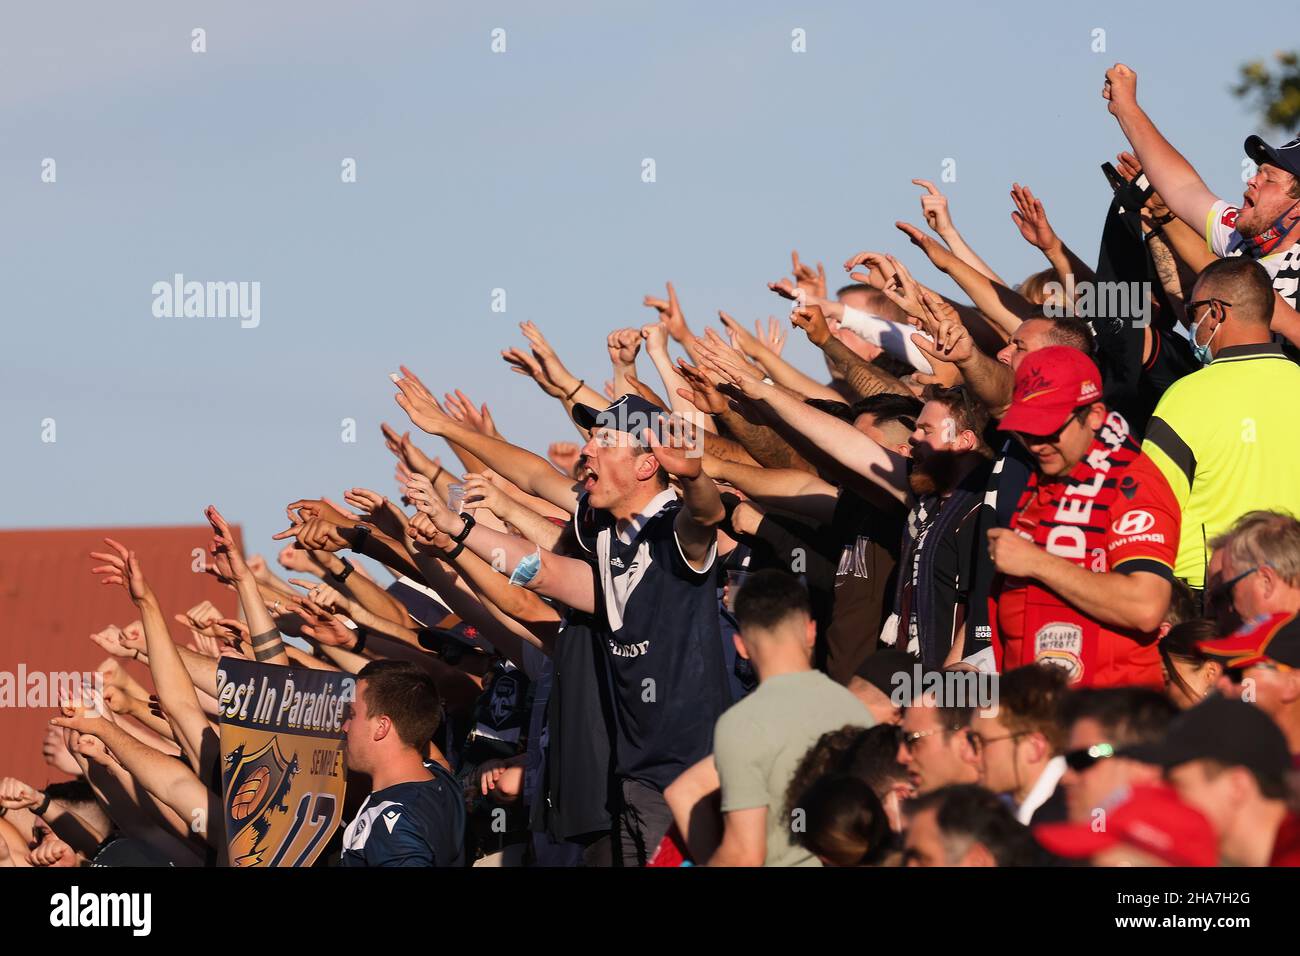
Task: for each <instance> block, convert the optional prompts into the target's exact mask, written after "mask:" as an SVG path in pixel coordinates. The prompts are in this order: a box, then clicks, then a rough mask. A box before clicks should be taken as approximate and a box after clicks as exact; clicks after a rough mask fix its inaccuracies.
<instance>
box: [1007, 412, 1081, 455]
mask: <svg viewBox="0 0 1300 956" xmlns="http://www.w3.org/2000/svg"><path fill="white" fill-rule="evenodd" d="M1091 409H1092V406H1091V405H1083V406H1080V407H1079V408H1076V409H1075V410H1074V411H1072V412H1071V413H1070V417H1069V418H1067V419H1066V420H1065V424H1063V425H1062V426H1061V427H1060V428H1058V429H1057V430H1056V431H1054V432H1052V434H1050V435H1031V434H1030V433H1029V432H1016V433H1015V435H1016V437H1017V438H1019V439H1020V443H1021V444H1022V445H1025V446H1029V445H1056V444H1059V443H1060V441H1061V436H1062V435H1064V434H1065V430H1066V429H1067V428H1069V427H1070V426H1071V425H1072V424H1073V423H1074V422H1081V421H1083V420H1084V419H1086V418H1087V417H1088V412H1089V411H1090V410H1091Z"/></svg>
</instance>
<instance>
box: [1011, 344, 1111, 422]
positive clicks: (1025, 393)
mask: <svg viewBox="0 0 1300 956" xmlns="http://www.w3.org/2000/svg"><path fill="white" fill-rule="evenodd" d="M1100 400H1101V372H1099V371H1098V370H1097V366H1096V365H1095V364H1094V363H1093V361H1092V359H1090V358H1088V356H1086V355H1084V354H1083V353H1082V352H1080V351H1079V350H1078V349H1075V348H1071V347H1070V346H1068V345H1049V346H1048V347H1047V348H1045V349H1039V350H1038V351H1036V352H1030V353H1029V354H1028V355H1026V356H1025V358H1024V360H1023V361H1022V362H1021V363H1020V368H1018V369H1016V387H1015V391H1014V392H1013V393H1012V398H1011V407H1010V408H1009V409H1007V413H1006V414H1005V415H1004V416H1002V422H1001V424H999V425H998V428H999V429H1000V430H1002V431H1004V432H1025V433H1026V434H1029V435H1051V434H1052V433H1053V432H1055V431H1056V430H1057V429H1058V428H1060V427H1061V426H1062V425H1064V424H1065V423H1066V421H1067V420H1069V418H1070V413H1071V412H1073V411H1074V410H1075V409H1076V408H1078V407H1079V406H1080V405H1088V404H1090V403H1092V402H1097V401H1100Z"/></svg>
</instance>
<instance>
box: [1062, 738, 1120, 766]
mask: <svg viewBox="0 0 1300 956" xmlns="http://www.w3.org/2000/svg"><path fill="white" fill-rule="evenodd" d="M1113 756H1115V748H1114V747H1113V746H1112V745H1111V744H1093V745H1092V746H1091V747H1084V748H1082V749H1080V750H1071V751H1070V752H1069V753H1067V754H1065V765H1066V766H1067V767H1069V768H1070V769H1071V770H1073V771H1074V772H1075V773H1083V771H1085V770H1087V769H1088V768H1089V767H1091V766H1092V765H1093V764H1095V763H1096V762H1097V761H1099V760H1105V759H1106V758H1107V757H1113Z"/></svg>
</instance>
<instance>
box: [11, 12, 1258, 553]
mask: <svg viewBox="0 0 1300 956" xmlns="http://www.w3.org/2000/svg"><path fill="white" fill-rule="evenodd" d="M196 27H201V28H203V29H204V30H206V34H207V37H206V39H207V52H206V53H202V54H197V53H193V52H191V50H190V46H191V30H192V29H194V28H196ZM494 28H502V29H504V30H505V31H506V44H507V51H506V52H505V53H503V54H493V53H492V52H491V51H490V41H491V31H492V30H493V29H494ZM795 28H801V29H803V30H805V31H806V35H807V52H806V53H803V54H795V53H792V52H791V49H790V44H791V31H792V30H793V29H795ZM1097 28H1100V29H1104V30H1105V31H1106V51H1105V52H1101V53H1094V52H1092V50H1091V44H1092V31H1093V30H1094V29H1097ZM1273 42H1274V40H1273V39H1272V38H1270V37H1259V38H1253V37H1251V36H1250V31H1245V30H1242V29H1241V20H1240V14H1239V13H1238V12H1236V11H1234V10H1233V9H1231V8H1228V7H1225V6H1223V5H1222V4H1210V3H1205V2H1190V3H1179V4H1140V5H1134V4H1127V3H1092V4H1088V5H1087V6H1086V8H1085V7H1081V6H1075V5H1071V6H1069V7H1064V6H1062V7H1060V8H1058V7H1056V6H1055V5H1052V6H1049V5H1043V4H1035V3H1002V4H997V3H989V4H979V5H973V4H895V5H892V6H889V7H883V8H882V7H881V5H874V4H873V5H863V4H854V5H849V4H829V3H775V2H743V3H742V2H720V3H708V4H701V3H685V2H676V0H674V2H659V3H654V4H636V5H633V4H630V3H594V2H592V3H570V2H552V3H547V4H535V3H534V4H525V3H493V2H482V3H474V4H458V5H452V4H445V3H438V4H434V3H428V2H425V3H410V2H387V3H386V2H376V3H340V2H311V3H307V2H281V3H275V4H263V3H257V2H251V0H241V2H223V3H216V2H190V3H184V4H177V3H164V2H140V3H132V4H114V5H105V4H102V3H98V2H88V0H86V2H66V3H45V4H23V5H10V6H9V7H8V8H7V9H6V10H5V11H4V12H3V14H0V135H2V136H3V142H4V144H5V148H4V150H3V151H0V202H2V203H3V209H4V216H3V220H4V223H3V226H2V227H0V262H2V263H3V272H2V273H0V275H3V279H4V282H3V291H2V293H0V294H2V295H3V299H2V300H0V301H2V302H3V307H4V309H5V312H6V315H5V318H4V323H3V336H4V346H3V348H2V349H0V398H2V399H3V408H4V413H3V416H0V439H2V440H3V446H2V447H3V448H4V449H5V451H6V455H5V458H6V461H5V473H6V481H5V487H6V491H7V493H6V494H5V495H4V496H3V499H0V526H4V527H33V526H85V525H120V524H174V523H197V522H201V521H202V509H203V507H204V506H205V505H206V504H208V503H209V502H215V503H216V504H218V505H219V506H220V507H221V508H222V509H223V510H224V511H225V513H226V514H227V516H228V517H229V518H231V519H232V520H235V521H239V522H241V523H242V524H243V525H244V529H245V534H246V540H247V541H248V542H249V544H250V548H251V549H252V550H260V551H263V552H265V553H268V554H269V553H270V549H271V545H272V542H270V541H269V540H267V539H268V538H269V536H270V535H271V534H272V533H274V532H275V531H278V530H280V528H281V527H283V521H282V518H283V506H284V504H285V503H286V502H288V501H290V500H292V499H294V498H297V497H300V496H304V495H306V496H316V495H320V494H322V493H324V494H328V495H331V496H336V497H337V496H339V495H340V494H341V492H342V489H343V488H345V487H349V486H351V485H358V484H359V485H365V486H369V487H372V488H375V489H377V490H380V491H382V492H383V493H386V494H391V493H392V492H393V490H394V487H393V482H392V477H391V476H392V470H393V469H392V461H391V456H389V454H388V452H387V451H386V450H385V449H384V447H383V444H382V442H381V440H380V436H379V429H378V423H379V422H380V421H381V420H387V421H390V422H393V423H394V424H400V423H401V422H402V421H403V420H404V416H403V415H402V412H401V410H400V409H399V408H398V407H397V406H396V404H395V403H394V402H393V400H392V393H393V389H392V387H391V384H390V383H389V381H388V377H387V376H388V373H389V372H390V371H392V370H394V369H395V368H396V367H397V365H398V364H399V362H405V363H407V364H409V365H411V366H412V367H413V368H415V369H416V370H417V371H419V372H420V373H421V375H422V376H423V377H424V379H425V381H426V382H428V383H429V384H430V385H432V386H433V387H435V388H437V389H440V390H447V389H451V388H453V387H460V388H462V389H464V390H466V391H467V392H468V393H469V394H470V395H471V396H472V397H473V398H475V399H477V400H478V401H480V402H482V401H487V402H488V403H489V405H490V406H491V407H492V409H493V411H494V414H495V416H496V419H497V422H498V424H499V425H500V426H501V428H502V430H503V431H504V432H505V434H506V435H507V437H509V438H511V439H512V440H514V441H516V442H518V443H519V444H523V445H525V446H527V447H531V448H533V449H535V450H542V449H544V448H545V446H546V444H547V443H548V442H550V441H554V440H570V439H572V438H573V437H574V436H575V432H574V431H573V429H572V428H571V427H569V426H568V425H567V424H566V423H565V421H564V420H563V418H562V417H561V414H560V412H559V407H558V405H556V404H555V403H554V402H552V401H551V400H549V399H546V398H545V397H544V396H543V395H542V394H541V393H540V392H539V391H538V390H537V389H536V388H535V387H534V386H533V385H532V384H531V383H530V382H529V381H527V380H526V379H524V378H522V377H520V376H517V375H514V374H512V373H510V372H509V371H508V369H507V367H506V366H505V364H504V363H503V362H502V361H501V359H500V358H499V355H498V353H499V352H500V350H501V349H502V348H504V347H506V346H508V345H512V344H520V343H521V342H522V341H523V340H522V336H521V335H520V334H519V332H518V328H517V323H518V322H520V321H523V320H525V319H531V320H533V321H535V322H537V323H538V325H539V326H540V327H541V328H542V330H543V331H544V332H545V333H546V334H547V335H548V337H549V338H550V339H551V341H552V343H553V344H554V345H555V346H556V348H557V350H558V351H559V352H560V354H561V355H562V356H563V357H564V358H565V360H566V361H567V362H568V364H569V366H570V368H571V369H572V370H573V371H574V372H575V373H576V374H578V375H581V376H583V377H584V378H586V379H587V380H588V381H592V382H601V381H603V380H604V379H605V378H606V377H608V361H607V358H606V355H605V350H604V346H603V340H604V336H605V335H606V333H607V332H609V331H610V330H611V329H614V328H618V327H623V326H627V325H634V324H635V325H639V324H642V323H644V322H646V321H649V320H650V319H651V318H652V317H653V313H652V312H650V310H647V309H645V308H644V307H643V306H642V305H641V299H642V297H643V296H644V295H645V294H646V293H649V292H653V293H656V294H658V293H659V292H660V291H661V290H662V288H663V283H664V280H666V279H672V280H673V281H674V282H675V283H676V285H677V289H678V292H679V294H680V296H681V300H682V305H683V308H684V310H685V312H686V315H687V318H688V319H689V320H690V321H691V322H692V324H693V325H694V326H695V327H696V328H697V329H699V328H700V327H701V326H702V325H703V324H704V323H705V322H706V321H716V311H717V309H719V308H724V309H726V310H727V311H729V312H731V313H732V314H733V315H736V316H737V317H739V318H742V319H745V320H750V321H752V320H753V319H754V318H757V317H766V316H767V315H769V314H776V315H782V314H783V313H784V310H783V309H781V308H780V304H779V303H778V302H777V301H776V300H775V298H774V297H773V296H771V294H770V293H768V292H767V291H766V288H765V283H766V282H767V280H769V279H774V278H777V277H779V276H780V275H782V274H785V273H786V272H787V271H788V267H789V253H790V250H791V248H798V249H799V250H800V252H801V253H802V254H803V256H804V258H805V259H808V260H811V261H817V260H821V261H823V262H825V264H826V266H827V269H828V272H829V273H830V275H831V278H832V282H834V281H836V279H837V278H838V277H840V276H841V275H843V273H842V272H841V271H840V268H839V264H840V263H842V262H843V261H844V259H845V258H847V257H848V256H849V255H851V254H852V253H854V252H856V251H858V250H861V249H877V250H883V251H891V252H894V253H896V254H899V255H901V256H902V258H903V259H904V261H905V262H907V263H908V264H909V265H911V266H913V267H915V270H916V271H917V272H918V275H920V276H921V277H922V278H923V279H928V281H931V282H933V283H934V284H936V285H937V286H938V287H939V288H941V289H944V290H945V291H951V287H950V286H949V285H948V284H947V282H946V280H944V279H942V277H936V275H935V273H934V272H933V270H930V269H929V268H928V266H927V267H926V268H924V269H923V268H920V267H921V256H920V254H919V252H916V251H914V250H913V249H912V247H911V246H910V245H909V244H908V243H907V241H906V239H905V238H904V237H903V236H902V234H901V233H899V232H897V231H896V230H895V229H894V227H893V222H894V221H895V220H896V219H908V220H910V221H913V222H918V223H919V222H920V221H921V220H920V207H919V202H918V200H917V195H918V190H917V189H916V188H915V187H913V186H912V185H911V184H910V182H909V180H910V179H912V178H913V177H922V178H929V179H934V180H936V181H937V180H938V179H939V177H940V173H941V164H942V163H943V161H944V160H945V159H947V158H951V159H954V160H955V161H956V171H957V179H956V182H953V183H948V184H943V188H944V189H945V191H946V192H947V194H948V195H949V197H950V200H951V206H952V213H953V218H954V221H955V222H956V224H957V226H958V228H959V229H960V230H961V231H962V232H963V233H964V235H965V236H966V238H967V240H968V241H969V242H970V243H971V244H972V245H973V246H974V247H975V248H976V249H977V250H978V251H979V252H980V253H981V254H982V255H983V256H984V257H985V258H986V259H987V260H988V261H989V262H990V263H991V264H993V265H994V267H995V268H996V269H998V270H999V271H1000V272H1001V273H1002V275H1003V276H1005V277H1007V278H1008V279H1011V280H1013V281H1018V280H1019V279H1020V278H1022V277H1023V276H1024V275H1026V274H1028V273H1030V272H1031V271H1036V270H1038V269H1040V268H1042V267H1043V265H1044V263H1043V261H1042V258H1041V256H1040V254H1039V253H1038V252H1037V250H1035V249H1032V248H1031V247H1029V246H1028V245H1026V244H1025V243H1024V241H1023V240H1022V239H1021V238H1020V236H1019V233H1018V232H1017V231H1016V230H1015V228H1014V226H1012V224H1011V221H1010V217H1009V214H1010V210H1011V209H1012V205H1011V202H1010V199H1009V197H1008V191H1009V188H1010V185H1011V183H1012V181H1018V182H1021V183H1024V184H1027V185H1029V186H1031V188H1033V189H1034V191H1035V192H1036V193H1037V194H1038V195H1039V196H1040V198H1042V199H1043V201H1044V203H1045V205H1046V208H1047V212H1048V215H1049V217H1050V218H1051V220H1052V222H1053V224H1054V225H1055V226H1056V228H1057V230H1058V232H1060V233H1061V235H1062V236H1063V237H1064V238H1065V239H1066V241H1067V242H1068V243H1070V245H1071V246H1072V247H1073V248H1075V249H1076V251H1078V252H1079V253H1080V254H1081V255H1083V256H1084V258H1086V259H1089V260H1091V259H1093V258H1094V257H1095V253H1096V246H1097V242H1098V239H1099V236H1100V225H1101V219H1102V216H1103V215H1104V211H1105V207H1106V203H1107V201H1108V198H1107V195H1108V191H1107V189H1106V186H1105V183H1104V181H1103V179H1102V176H1101V174H1100V172H1099V171H1098V165H1099V164H1100V163H1101V162H1103V161H1104V160H1106V159H1110V158H1113V156H1114V154H1115V153H1116V152H1117V151H1118V150H1119V149H1121V148H1123V147H1124V142H1123V138H1122V136H1121V134H1120V133H1119V130H1118V127H1117V126H1116V124H1115V123H1114V121H1113V120H1112V119H1111V117H1110V115H1109V114H1108V113H1107V112H1106V109H1105V104H1104V102H1103V101H1102V99H1101V96H1100V89H1101V85H1102V81H1103V74H1104V72H1105V70H1106V68H1107V67H1109V66H1110V65H1111V64H1113V63H1114V62H1116V61H1123V62H1126V63H1128V64H1129V65H1130V66H1132V67H1133V68H1134V69H1136V70H1137V72H1138V76H1139V83H1138V95H1139V99H1140V100H1141V102H1143V104H1144V105H1145V106H1146V108H1147V109H1148V111H1149V112H1150V113H1151V114H1152V116H1153V117H1154V118H1155V120H1156V121H1157V123H1158V124H1159V125H1160V126H1161V128H1162V129H1163V130H1164V131H1165V133H1166V135H1167V136H1169V138H1170V139H1171V140H1172V141H1173V142H1174V143H1175V145H1177V146H1178V147H1179V148H1180V149H1182V150H1183V151H1184V153H1185V154H1186V155H1187V156H1188V157H1189V158H1190V159H1191V160H1192V162H1193V163H1194V164H1195V165H1196V166H1197V167H1198V169H1199V170H1200V171H1201V173H1202V175H1203V176H1205V178H1206V179H1207V181H1208V182H1209V183H1210V185H1211V187H1212V188H1214V189H1215V190H1216V191H1217V192H1219V193H1220V194H1221V195H1226V196H1237V195H1240V191H1241V188H1242V187H1241V179H1240V172H1241V159H1242V154H1241V146H1240V144H1241V142H1242V140H1243V139H1244V138H1245V136H1246V135H1247V134H1249V133H1250V132H1253V131H1255V129H1256V125H1257V123H1256V118H1255V117H1254V116H1253V115H1251V113H1250V111H1249V110H1248V108H1247V107H1246V106H1245V105H1244V104H1242V103H1241V102H1240V101H1238V100H1236V99H1235V98H1233V97H1232V96H1231V95H1230V93H1229V90H1228V88H1229V86H1230V84H1231V82H1232V81H1233V79H1234V76H1235V73H1236V67H1237V65H1238V64H1239V63H1241V62H1243V61H1245V60H1247V59H1251V58H1256V57H1259V56H1265V55H1269V54H1270V53H1271V52H1272V45H1271V44H1272V43H1273ZM1207 49H1212V53H1211V54H1207V53H1206V51H1207ZM47 157H49V158H53V159H54V160H55V161H56V163H57V177H58V179H57V182H56V183H53V184H49V183H42V182H41V179H40V173H41V163H42V161H43V160H44V159H45V158H47ZM345 157H351V158H354V159H355V160H356V161H357V171H358V175H357V178H358V181H357V182H356V183H354V184H343V183H341V182H340V168H341V167H340V164H341V162H342V160H343V159H344V158H345ZM646 157H651V158H653V159H654V160H655V162H656V167H657V170H656V171H657V181H656V182H654V183H652V184H647V183H643V182H642V181H641V177H640V172H641V162H642V160H643V159H644V158H646ZM178 272H179V273H183V274H184V275H185V276H186V277H187V278H188V279H197V280H200V281H206V280H233V281H258V282H260V283H261V322H260V325H259V326H258V327H257V328H255V329H243V328H240V325H239V322H238V320H236V319H184V318H164V319H160V318H155V317H154V316H153V315H152V312H151V306H152V302H153V296H152V293H151V291H150V290H151V288H152V286H153V284H154V283H155V282H158V281H170V279H171V277H172V276H173V274H175V273H178ZM496 288H503V289H505V290H506V293H507V311H506V313H505V314H499V313H494V312H492V311H491V309H490V304H491V295H492V290H493V289H496ZM797 335H798V333H797V332H796V333H795V336H797ZM795 336H792V345H791V346H790V347H789V352H788V354H790V355H791V356H792V357H793V358H794V360H795V361H796V362H797V363H798V364H801V365H802V366H803V367H805V368H808V369H816V368H817V364H816V362H815V359H816V356H815V353H814V350H813V349H812V348H811V347H810V346H809V345H808V344H807V343H806V342H804V341H801V340H796V339H795ZM642 364H643V374H644V375H646V376H647V377H648V380H650V381H655V379H654V377H653V373H652V371H651V369H650V367H649V363H648V362H647V361H646V360H645V359H644V358H643V359H642ZM47 418H52V419H54V421H55V423H56V429H57V431H56V435H57V440H56V441H55V442H54V443H46V442H42V440H41V433H42V425H41V423H42V421H43V420H44V419H47ZM344 418H353V419H355V420H356V421H357V423H358V428H359V435H358V440H357V441H356V443H355V444H347V443H344V442H343V441H341V439H340V434H341V427H340V422H341V420H342V419H344ZM428 444H429V446H433V447H434V450H438V449H437V448H436V445H435V443H434V442H433V441H432V439H430V440H429V442H428Z"/></svg>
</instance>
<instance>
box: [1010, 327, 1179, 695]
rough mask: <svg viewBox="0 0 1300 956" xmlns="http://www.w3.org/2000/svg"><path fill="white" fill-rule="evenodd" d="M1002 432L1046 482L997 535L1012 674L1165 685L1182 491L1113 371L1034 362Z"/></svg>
mask: <svg viewBox="0 0 1300 956" xmlns="http://www.w3.org/2000/svg"><path fill="white" fill-rule="evenodd" d="M999 428H1000V429H1001V430H1003V431H1008V432H1011V433H1012V434H1014V435H1015V437H1016V438H1017V439H1018V440H1019V441H1020V443H1021V444H1022V445H1024V447H1025V449H1026V451H1028V453H1029V456H1030V458H1031V460H1032V461H1033V463H1034V473H1033V474H1032V475H1031V476H1030V479H1029V484H1028V487H1026V489H1025V491H1024V492H1023V493H1022V494H1021V497H1020V501H1019V504H1018V506H1017V508H1016V513H1015V516H1014V517H1013V519H1012V521H1011V527H1009V528H994V529H992V530H991V531H989V533H988V547H989V556H990V557H991V558H992V559H993V563H994V566H995V567H996V568H997V571H998V572H999V577H998V578H997V580H996V581H995V582H994V586H993V597H992V605H993V606H992V607H991V609H990V623H991V624H992V625H993V632H994V640H993V650H994V654H995V655H996V657H997V660H998V665H999V666H998V669H999V670H1000V671H1004V672H1005V671H1008V670H1012V669H1014V668H1016V667H1021V666H1023V665H1026V664H1032V663H1049V664H1054V665H1056V666H1058V667H1062V668H1064V669H1065V671H1066V673H1067V674H1068V675H1069V680H1070V683H1071V684H1072V685H1073V686H1075V687H1114V686H1121V685H1144V686H1149V687H1151V688H1153V689H1156V690H1159V689H1160V687H1161V685H1162V679H1161V672H1160V655H1159V652H1158V650H1157V647H1156V640H1157V633H1158V630H1159V627H1160V622H1161V620H1162V619H1163V617H1164V614H1165V611H1166V610H1167V609H1168V607H1169V600H1170V595H1171V594H1172V590H1173V589H1172V581H1173V563H1174V558H1175V556H1176V555H1177V553H1178V535H1179V508H1178V502H1177V500H1176V499H1175V498H1174V494H1173V492H1172V491H1171V490H1170V488H1169V483H1168V482H1167V481H1166V480H1165V478H1164V476H1163V475H1162V474H1161V473H1160V471H1159V469H1157V468H1156V466H1155V464H1154V463H1153V462H1152V461H1151V459H1149V458H1148V457H1147V456H1146V455H1145V454H1143V453H1142V451H1141V449H1140V448H1139V446H1138V444H1137V442H1136V441H1135V439H1134V437H1133V436H1132V435H1131V434H1130V430H1129V426H1128V423H1127V422H1126V421H1125V420H1124V418H1123V416H1121V415H1120V414H1119V413H1118V412H1114V411H1108V410H1107V408H1106V405H1105V403H1103V402H1102V401H1101V373H1100V372H1099V371H1098V370H1097V366H1096V365H1095V364H1093V362H1092V360H1091V359H1089V358H1088V357H1087V356H1086V355H1084V354H1083V353H1082V352H1080V351H1079V350H1078V349H1073V348H1069V347H1067V346H1059V345H1054V346H1049V347H1048V348H1045V349H1040V350H1038V351H1036V352H1032V353H1030V354H1029V355H1027V356H1025V358H1024V359H1023V360H1022V361H1021V362H1020V365H1019V367H1018V368H1017V369H1016V381H1015V392H1014V395H1013V398H1012V402H1011V407H1010V408H1009V409H1008V410H1007V413H1006V415H1005V416H1003V418H1002V422H1001V424H1000V425H999Z"/></svg>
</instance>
